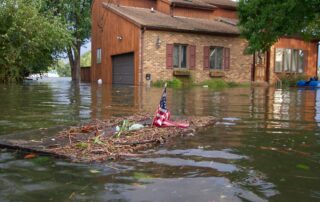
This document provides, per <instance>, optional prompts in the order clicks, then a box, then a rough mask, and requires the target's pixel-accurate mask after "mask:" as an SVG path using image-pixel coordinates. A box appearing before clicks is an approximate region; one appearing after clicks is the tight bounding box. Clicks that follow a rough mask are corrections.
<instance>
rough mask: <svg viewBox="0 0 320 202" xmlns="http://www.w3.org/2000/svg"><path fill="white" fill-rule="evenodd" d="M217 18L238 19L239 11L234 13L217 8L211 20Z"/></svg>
mask: <svg viewBox="0 0 320 202" xmlns="http://www.w3.org/2000/svg"><path fill="white" fill-rule="evenodd" d="M215 17H224V18H233V19H238V14H237V11H232V10H226V9H222V8H217V9H215V10H214V12H213V14H212V16H211V18H215Z"/></svg>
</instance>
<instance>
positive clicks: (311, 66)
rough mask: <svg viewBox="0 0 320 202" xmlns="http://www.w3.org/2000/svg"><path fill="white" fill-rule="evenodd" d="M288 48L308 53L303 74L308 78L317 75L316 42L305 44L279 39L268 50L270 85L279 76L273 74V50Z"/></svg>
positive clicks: (301, 41) (295, 40)
mask: <svg viewBox="0 0 320 202" xmlns="http://www.w3.org/2000/svg"><path fill="white" fill-rule="evenodd" d="M276 48H290V49H300V50H305V51H308V64H307V66H305V74H306V75H307V76H308V77H312V76H316V75H317V55H318V46H317V42H307V41H304V40H302V39H298V38H281V39H280V40H279V41H278V42H276V43H275V44H274V45H273V46H272V47H271V49H270V83H275V82H276V77H278V76H279V74H277V73H275V49H276Z"/></svg>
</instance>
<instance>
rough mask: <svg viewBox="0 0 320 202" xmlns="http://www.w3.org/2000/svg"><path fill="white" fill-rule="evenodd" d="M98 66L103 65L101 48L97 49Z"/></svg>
mask: <svg viewBox="0 0 320 202" xmlns="http://www.w3.org/2000/svg"><path fill="white" fill-rule="evenodd" d="M97 64H101V48H98V49H97Z"/></svg>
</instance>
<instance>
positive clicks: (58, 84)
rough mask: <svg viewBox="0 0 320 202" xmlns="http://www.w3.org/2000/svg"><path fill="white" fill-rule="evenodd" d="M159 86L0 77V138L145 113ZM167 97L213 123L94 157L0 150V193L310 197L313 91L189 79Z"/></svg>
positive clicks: (318, 121) (313, 182) (318, 122)
mask: <svg viewBox="0 0 320 202" xmlns="http://www.w3.org/2000/svg"><path fill="white" fill-rule="evenodd" d="M161 91H162V89H160V88H147V87H121V86H118V87H111V86H105V85H101V86H98V85H91V84H80V85H73V84H72V83H71V82H70V80H69V79H66V78H58V79H45V80H39V81H28V82H25V83H24V84H23V85H0V98H1V101H0V136H2V137H4V135H16V134H23V135H25V136H26V137H27V136H30V135H46V133H50V134H52V133H55V132H57V131H59V130H61V128H63V127H68V126H72V125H77V124H79V123H84V122H88V121H90V120H92V119H105V118H108V117H110V116H122V115H129V114H132V113H135V112H140V111H148V112H152V113H153V112H154V111H155V109H156V107H157V105H158V103H159V99H160V96H161ZM167 99H168V107H169V109H170V111H171V113H172V114H174V115H175V116H177V117H184V116H188V115H198V116H201V115H213V116H216V117H217V118H218V119H219V121H218V123H217V124H216V125H215V126H213V127H210V128H208V129H207V130H205V131H202V132H199V133H197V134H195V135H194V136H190V137H186V138H183V139H176V140H174V141H173V142H171V143H170V144H167V145H164V146H160V147H158V148H155V149H153V150H149V151H145V152H142V153H143V156H142V157H137V158H130V159H126V160H120V161H110V162H105V163H104V164H100V165H96V164H93V165H86V164H74V163H71V162H68V161H64V160H59V159H54V158H50V157H38V158H34V159H25V158H24V155H25V154H21V153H18V152H14V151H7V150H1V152H0V201H190V202H193V201H320V89H319V90H317V89H298V88H290V89H275V88H263V87H256V88H231V89H224V90H212V89H207V88H201V87H197V88H183V89H168V97H167Z"/></svg>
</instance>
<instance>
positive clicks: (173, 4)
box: [170, 2, 175, 17]
mask: <svg viewBox="0 0 320 202" xmlns="http://www.w3.org/2000/svg"><path fill="white" fill-rule="evenodd" d="M174 7H175V3H174V2H173V3H171V5H170V16H171V17H173V9H174Z"/></svg>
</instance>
